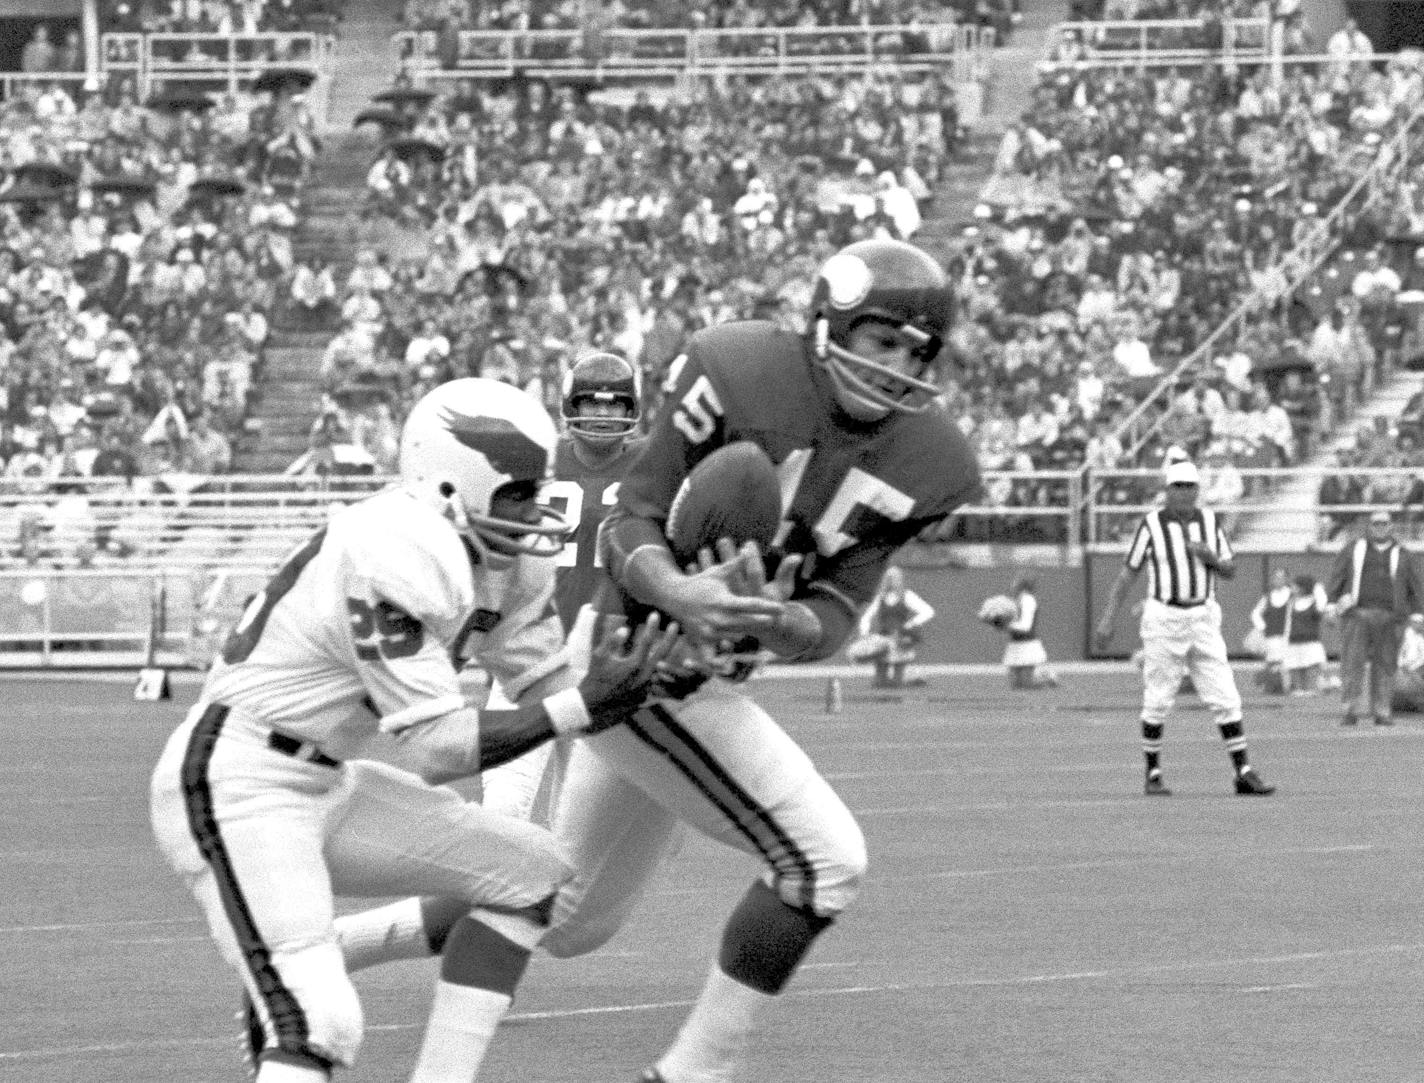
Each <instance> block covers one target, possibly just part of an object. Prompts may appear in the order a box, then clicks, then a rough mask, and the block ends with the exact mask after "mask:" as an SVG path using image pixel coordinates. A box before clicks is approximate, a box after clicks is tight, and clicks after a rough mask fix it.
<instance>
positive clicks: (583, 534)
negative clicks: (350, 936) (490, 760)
mask: <svg viewBox="0 0 1424 1083" xmlns="http://www.w3.org/2000/svg"><path fill="white" fill-rule="evenodd" d="M642 401H643V400H642V388H641V386H640V382H639V379H638V373H637V370H636V369H634V368H633V366H632V365H631V364H629V363H628V362H627V361H625V360H624V359H623V358H621V357H619V356H617V355H616V354H611V353H594V354H588V355H586V356H584V357H581V358H579V359H578V360H577V361H575V362H574V363H573V365H572V366H571V367H570V368H569V372H568V375H567V376H566V377H565V378H564V386H563V390H562V393H561V395H560V402H559V410H560V413H561V415H562V418H563V427H564V431H563V434H562V435H561V436H560V437H559V443H558V447H557V448H556V449H555V452H554V480H553V481H552V482H550V483H549V484H547V485H546V486H545V487H544V490H543V493H542V497H543V500H544V502H545V503H546V504H548V505H549V506H550V507H551V508H552V509H553V510H554V511H555V512H557V513H558V514H559V515H561V516H563V518H564V520H565V521H566V522H567V523H568V524H569V528H570V530H571V531H572V532H573V535H572V539H571V540H570V541H569V542H568V543H567V544H565V546H564V548H563V550H562V551H561V552H560V553H559V554H558V556H556V557H555V558H554V560H555V563H556V565H557V567H556V569H555V576H556V579H555V587H554V605H555V607H556V608H557V609H558V612H559V620H560V621H561V622H562V623H563V625H564V631H565V632H566V633H567V634H568V637H569V643H570V648H571V650H572V651H573V653H574V655H575V656H576V657H577V656H580V655H582V654H584V653H586V652H587V650H588V649H589V648H590V645H591V637H592V635H593V623H594V622H593V610H592V609H591V608H588V609H585V607H586V606H587V605H588V603H589V602H590V601H591V600H592V598H593V596H594V593H595V591H596V590H597V588H598V586H599V584H600V582H602V581H603V580H605V579H606V578H607V576H606V575H605V574H604V571H603V566H602V561H601V560H600V559H599V554H598V528H599V527H600V526H601V525H602V524H603V519H604V517H605V516H606V515H607V514H608V512H609V511H610V510H611V509H612V507H613V505H614V502H615V501H616V500H617V499H618V485H619V483H620V482H621V481H622V480H623V475H624V474H625V473H626V472H627V470H628V465H629V464H630V463H631V462H632V461H633V460H634V459H635V458H636V457H637V455H638V453H639V452H640V451H641V450H642V448H643V445H644V444H646V443H647V438H646V437H645V436H641V435H639V431H638V430H639V427H640V426H641V424H642V414H643V408H642ZM581 610H583V616H582V618H580V611H581ZM495 694H496V695H497V694H498V693H497V692H496V693H495ZM566 747H567V746H566V745H563V744H559V743H557V742H551V743H549V744H545V745H542V746H540V747H538V748H536V749H534V750H533V751H531V752H530V753H528V754H527V755H524V756H521V757H519V758H518V759H517V760H512V761H511V762H509V763H507V764H504V765H503V766H501V767H498V768H496V769H494V770H493V771H487V772H485V775H484V778H483V790H484V794H483V798H482V800H481V803H482V804H483V805H484V806H485V807H486V808H488V809H493V810H494V811H496V812H503V813H506V814H507V815H510V816H515V817H517V818H519V819H527V818H529V817H530V816H531V815H534V814H535V813H536V810H539V809H542V808H547V807H548V806H549V805H550V804H551V803H552V801H553V799H554V798H553V795H554V792H555V790H556V789H557V785H558V780H559V778H560V777H561V776H562V774H563V769H564V766H565V757H564V753H565V749H566ZM551 759H552V760H553V762H554V764H555V767H554V769H553V770H550V769H549V767H548V765H549V762H550V760H551ZM541 785H542V787H543V791H542V792H543V795H544V799H543V800H542V801H541V800H540V793H541Z"/></svg>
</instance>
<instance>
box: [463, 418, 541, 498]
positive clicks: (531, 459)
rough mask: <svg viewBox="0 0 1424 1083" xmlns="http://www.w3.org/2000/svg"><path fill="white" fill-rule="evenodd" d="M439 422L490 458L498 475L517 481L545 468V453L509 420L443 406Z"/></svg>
mask: <svg viewBox="0 0 1424 1083" xmlns="http://www.w3.org/2000/svg"><path fill="white" fill-rule="evenodd" d="M439 417H440V423H441V424H442V425H444V426H445V428H446V429H447V430H448V431H449V433H450V435H451V436H453V437H454V438H455V439H456V440H458V441H459V442H460V443H461V444H462V445H464V446H465V447H467V448H469V449H470V450H471V451H475V452H478V453H479V454H481V455H483V456H484V457H485V458H486V459H488V460H489V462H490V465H491V466H493V467H494V468H495V469H496V470H498V471H499V472H500V473H501V474H507V475H508V476H509V477H511V478H517V479H520V480H526V479H530V480H537V479H539V478H542V477H543V476H544V474H545V472H546V471H547V469H548V465H549V457H548V454H547V452H546V451H545V450H544V448H542V447H541V446H540V445H539V444H538V443H537V442H536V441H534V440H532V439H530V438H529V436H528V435H527V434H525V433H524V432H523V431H522V430H521V429H520V428H519V427H518V426H517V425H515V424H514V423H513V422H512V421H509V420H507V419H506V418H502V417H491V416H490V415H488V414H485V415H475V416H471V415H469V414H462V413H460V412H458V411H457V410H455V409H453V408H451V407H449V406H446V407H445V409H444V410H442V411H441V413H440V415H439Z"/></svg>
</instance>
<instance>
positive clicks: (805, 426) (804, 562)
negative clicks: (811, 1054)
mask: <svg viewBox="0 0 1424 1083" xmlns="http://www.w3.org/2000/svg"><path fill="white" fill-rule="evenodd" d="M952 307H953V301H952V297H951V294H950V291H949V288H948V285H947V281H946V278H945V275H944V272H943V270H942V269H941V268H940V267H939V266H938V264H936V263H935V262H934V260H932V259H931V258H930V257H929V256H927V255H926V254H925V253H924V252H922V251H920V250H919V249H917V248H915V247H913V246H911V245H908V244H904V243H902V242H899V241H888V240H874V241H861V242H857V243H856V244H853V245H850V246H849V247H847V248H845V249H844V250H842V251H841V252H839V253H837V254H836V255H835V256H833V257H831V258H830V259H829V260H828V261H827V262H826V263H825V265H824V266H823V267H822V268H821V271H820V274H819V277H818V281H817V284H816V289H815V292H814V295H813V299H812V316H811V320H810V323H809V325H808V327H807V328H806V331H805V334H804V335H797V334H795V333H792V332H788V331H785V330H782V329H780V328H778V327H777V326H775V325H774V324H772V323H769V322H763V321H749V322H743V323H733V324H728V325H725V326H721V327H714V328H710V329H708V330H705V331H702V332H700V333H698V334H697V335H695V336H694V337H693V338H692V340H691V341H690V342H689V344H688V348H687V352H686V353H685V354H684V355H683V356H682V357H681V358H679V359H678V360H677V361H676V362H674V365H673V367H672V369H671V370H670V375H669V380H668V384H667V397H666V399H665V405H664V407H663V409H662V410H661V412H660V413H659V416H658V419H657V421H656V423H655V425H654V427H653V430H652V433H651V435H650V436H649V440H648V446H647V448H646V449H644V450H643V451H642V453H641V454H639V455H638V456H637V457H636V460H635V461H634V462H633V463H632V465H631V468H630V469H629V472H628V474H627V477H626V478H625V480H624V481H623V484H622V486H621V488H620V489H619V492H618V499H617V506H616V508H614V509H613V510H612V512H611V513H610V514H609V516H608V518H607V519H606V521H605V523H604V527H603V533H602V538H601V548H602V552H603V554H604V557H605V563H606V565H607V570H608V573H609V575H610V576H611V579H612V581H613V583H614V584H616V586H617V588H618V591H620V592H621V595H622V598H623V599H624V601H625V603H626V605H625V608H631V607H638V606H642V607H652V608H655V609H657V610H660V611H661V612H662V613H664V614H665V615H666V616H667V617H668V618H670V619H674V620H676V621H678V622H679V624H680V627H681V628H682V629H683V630H684V631H685V632H686V633H688V634H690V635H691V636H693V637H695V638H696V639H697V641H699V642H701V643H702V644H704V645H705V646H706V647H707V648H708V649H709V650H713V649H717V648H719V647H720V646H721V645H723V644H727V643H735V642H738V641H740V642H741V645H742V647H743V648H745V647H746V646H747V640H748V637H751V640H752V643H751V645H752V646H755V647H756V648H757V649H758V650H760V651H761V652H765V654H768V655H770V656H774V657H776V658H779V659H781V660H783V661H814V660H817V659H823V658H827V657H829V656H830V655H832V654H834V653H835V652H836V651H837V650H839V649H840V647H841V645H842V644H843V643H844V641H845V640H846V638H847V636H848V635H849V634H850V633H851V632H852V630H853V629H854V628H855V626H856V621H857V618H858V616H859V614H860V611H861V609H862V608H863V607H864V606H865V605H866V604H867V603H868V602H869V601H870V599H871V598H872V597H873V596H874V594H875V591H876V588H877V586H878V585H879V583H880V580H881V577H882V576H883V574H884V572H885V569H886V567H887V566H888V564H889V562H890V559H891V557H892V556H893V555H894V553H895V552H896V551H897V550H898V549H899V548H900V547H901V546H903V545H904V544H905V543H906V542H908V541H910V540H911V539H913V538H914V537H915V536H916V535H917V534H919V533H920V532H921V531H923V530H924V529H925V528H926V527H929V526H931V525H932V524H935V523H938V522H940V521H941V520H943V519H944V518H945V517H946V516H948V515H949V514H950V513H951V512H952V511H954V509H955V508H956V507H958V506H959V505H960V504H962V503H964V502H965V501H966V500H969V499H971V498H973V497H974V496H975V495H976V494H977V493H978V491H979V487H980V475H979V467H978V464H977V463H976V462H975V459H974V455H973V453H972V451H971V450H970V448H969V446H968V444H967V443H966V441H965V439H964V437H963V435H962V434H961V433H960V431H959V429H958V427H957V426H956V425H955V424H954V422H953V420H952V419H951V417H950V416H949V414H948V412H947V411H946V410H945V409H944V408H943V405H942V403H941V402H940V401H939V398H938V396H939V392H940V390H941V382H942V380H943V378H944V375H945V373H944V371H943V366H944V365H945V363H946V360H947V359H946V357H945V351H944V349H943V345H944V340H945V336H946V334H947V332H948V331H949V328H950V323H951V317H952ZM742 441H750V442H751V443H752V444H754V445H756V447H759V448H760V449H761V450H762V451H763V452H764V453H765V455H766V456H767V457H768V458H769V459H770V461H771V463H772V464H774V466H775V470H776V473H777V476H778V479H779V483H780V490H781V507H782V522H781V524H780V528H779V530H778V531H777V534H776V538H775V540H774V542H773V545H772V546H771V548H770V551H769V552H767V553H765V554H762V553H761V552H760V550H758V549H757V548H756V547H755V546H752V547H751V548H750V549H747V548H744V549H743V550H741V551H739V552H737V553H736V554H730V553H726V552H723V553H720V554H719V557H720V559H719V560H718V561H717V562H716V563H713V564H712V565H711V566H704V567H702V568H701V569H700V570H698V569H696V568H693V569H688V568H685V567H683V566H681V565H680V563H679V560H678V558H677V557H675V556H674V555H673V552H672V549H671V548H670V546H669V542H668V539H667V537H666V531H667V524H668V520H669V517H670V514H671V509H672V506H673V502H674V500H675V499H676V498H677V496H678V494H679V492H680V490H682V488H683V483H684V481H685V480H686V479H687V477H688V475H689V473H690V472H691V471H692V469H693V468H694V467H695V466H697V464H699V463H701V462H702V461H703V460H705V459H706V458H707V457H708V456H710V455H711V454H712V453H713V452H715V451H717V450H718V449H719V448H723V447H726V446H727V445H729V444H733V443H738V442H742ZM602 498H603V497H602V495H600V499H602ZM588 499H589V497H588V494H587V490H585V500H588ZM736 499H737V494H736V493H731V494H728V500H729V501H731V502H732V503H735V501H736ZM588 507H589V505H588V503H584V504H582V505H581V508H583V509H587V508H588ZM580 548H581V546H580ZM763 557H764V560H763ZM615 733H616V734H617V735H619V739H616V740H608V739H606V738H608V737H613V736H615ZM593 744H594V745H596V747H593V748H591V749H590V750H589V751H590V754H587V755H585V754H584V751H583V748H582V747H581V746H575V747H574V749H573V750H572V755H571V760H570V764H569V770H568V776H567V779H566V781H565V784H564V787H563V790H562V793H561V795H560V798H559V802H558V807H557V809H556V811H555V815H554V824H553V826H554V831H555V834H556V837H557V838H558V840H559V842H560V844H561V845H562V846H563V847H564V852H565V853H566V855H567V856H568V857H569V859H570V860H571V861H572V862H573V864H574V865H575V867H576V868H577V869H578V872H577V873H576V875H575V877H574V879H573V880H572V882H571V883H570V884H569V885H568V890H567V891H562V892H560V895H559V897H558V899H557V901H556V903H555V905H554V907H553V910H552V913H551V914H550V922H549V925H548V926H541V925H538V924H537V923H535V922H533V921H530V920H529V919H528V918H527V917H524V916H519V915H510V914H504V913H496V912H487V911H483V910H477V911H475V913H474V915H473V917H474V919H475V920H476V922H477V923H483V925H484V926H485V928H486V931H487V943H486V944H484V945H483V946H482V948H481V949H480V951H479V952H478V954H477V958H479V959H481V960H483V961H484V964H485V965H484V967H483V973H482V975H480V976H479V977H478V978H477V979H476V980H475V981H474V982H473V984H472V988H471V989H470V990H469V996H468V997H467V1003H466V1004H465V1007H464V1010H463V1011H462V1015H461V1026H462V1027H463V1028H464V1032H465V1038H464V1039H463V1041H464V1043H465V1045H464V1050H465V1053H466V1060H467V1062H468V1068H469V1070H468V1075H466V1076H461V1077H460V1078H468V1079H471V1080H473V1079H474V1078H475V1076H476V1074H477V1072H478V1069H479V1065H480V1063H481V1061H482V1060H483V1057H484V1054H485V1051H486V1049H487V1047H488V1044H489V1042H490V1040H491V1039H492V1036H493V1033H494V1030H495V1027H496V1025H497V1023H498V1021H499V1020H500V1019H501V1018H502V1017H503V1014H504V1012H505V1011H506V1010H507V1008H508V1006H509V1004H510V1002H511V1000H512V998H513V995H514V992H515V988H516V986H517V984H518V981H519V979H520V977H521V975H522V973H523V970H524V967H525V965H526V962H527V960H528V958H529V955H530V953H531V952H532V950H533V948H534V947H535V946H542V947H544V948H545V950H547V951H548V952H550V953H551V954H554V955H559V956H562V955H572V954H579V953H582V952H587V951H591V950H593V949H594V948H597V947H598V946H599V945H601V944H603V943H605V942H606V941H607V940H608V939H609V938H610V937H611V936H613V934H614V933H615V932H617V931H618V929H619V928H620V927H621V926H622V925H623V924H624V922H625V921H626V919H627V918H628V916H629V915H630V914H631V913H632V911H633V908H634V905H635V904H636V902H637V901H638V899H639V898H640V896H641V895H642V893H643V892H644V891H645V889H646V887H647V885H648V882H649V879H650V877H651V876H652V874H653V873H654V872H655V871H656V870H657V869H658V867H659V866H660V864H661V863H662V860H663V858H664V857H665V855H666V854H667V852H668V849H669V846H670V844H671V843H672V841H673V839H674V837H675V835H676V833H677V831H678V829H679V825H680V824H682V823H685V824H689V825H691V826H692V827H694V828H696V829H697V830H699V831H701V832H703V833H704V834H706V835H708V836H710V837H712V838H715V839H717V840H719V841H721V842H724V843H726V844H728V845H730V846H734V847H736V848H739V849H742V850H744V851H747V852H749V853H752V854H755V855H757V856H759V857H760V858H762V860H763V861H764V863H765V871H764V873H763V875H762V876H760V877H759V878H758V879H757V880H756V881H755V882H754V883H753V884H752V885H751V886H750V887H749V888H748V890H747V891H746V893H745V895H744V896H743V897H742V900H741V902H740V903H739V904H738V905H737V907H736V908H735V910H734V912H733V913H732V915H731V917H730V919H729V920H728V922H727V924H726V927H725V929H724V931H723V934H722V943H721V949H720V951H719V953H718V956H717V958H716V960H715V961H714V962H713V964H712V967H711V973H710V974H709V976H708V979H707V982H706V985H705V986H704V988H703V990H702V992H701V994H700V996H699V997H698V999H697V1003H696V1005H695V1006H694V1008H693V1010H692V1012H691V1014H690V1015H689V1017H688V1019H687V1021H686V1022H685V1024H684V1025H683V1027H682V1030H681V1032H680V1033H679V1035H678V1037H677V1038H676V1040H675V1041H674V1042H673V1044H672V1046H671V1048H670V1049H669V1050H668V1051H667V1052H666V1053H665V1054H664V1055H663V1056H661V1057H660V1058H659V1059H658V1060H657V1062H656V1064H655V1065H654V1066H653V1067H650V1068H648V1069H647V1071H646V1072H645V1073H644V1075H643V1078H644V1079H645V1080H662V1081H666V1083H707V1081H710V1080H723V1079H729V1078H731V1077H732V1075H733V1073H734V1072H735V1071H736V1069H737V1065H738V1064H739V1063H740V1062H741V1061H742V1060H743V1058H744V1055H745V1053H746V1050H747V1048H748V1046H749V1044H750V1041H751V1038H752V1034H753V1030H754V1024H755V1020H756V1018H757V1016H758V1015H759V1014H760V1011H761V1009H762V1008H763V1007H765V1006H766V1005H767V1004H768V1003H770V1002H771V1001H772V1000H773V998H774V997H775V996H776V994H778V993H780V992H781V990H782V989H783V988H784V987H785V985H786V983H787V982H788V981H789V980H790V979H791V977H792V975H793V974H794V973H795V971H796V969H797V967H798V966H799V964H800V962H801V959H802V958H803V957H804V955H805V953H806V952H807V951H808V950H809V948H810V947H811V945H812V943H813V941H814V940H815V939H816V937H817V936H818V935H819V934H820V933H821V932H822V931H824V930H825V929H826V927H827V926H829V925H830V924H831V923H832V922H833V921H834V920H835V918H836V917H837V915H838V914H840V912H841V911H842V910H844V909H845V908H846V907H847V906H848V905H850V903H851V902H852V901H853V899H854V898H855V895H856V893H857V891H858V889H859V886H860V881H861V878H862V876H863V875H864V873H865V867H866V852H865V842H864V839H863V837H862V835H861V831H860V828H859V826H858V825H857V823H856V821H855V819H854V817H853V816H852V815H851V813H850V812H849V810H848V809H847V808H846V806H845V804H844V802H842V801H841V799H840V797H839V796H837V794H836V793H835V791H834V790H832V789H831V787H830V785H829V784H828V783H827V782H826V781H825V779H824V778H822V777H821V775H820V773H819V772H818V771H817V770H816V768H815V766H814V765H813V764H812V763H811V760H810V758H809V757H808V756H807V755H806V754H805V753H804V752H803V751H802V750H801V749H800V748H799V747H798V746H797V745H796V744H795V742H793V741H792V740H791V738H790V737H789V736H787V734H786V733H785V732H784V731H783V730H782V729H781V727H780V726H778V725H777V723H776V722H775V721H774V720H773V719H772V718H771V717H770V715H768V714H767V713H766V712H765V711H764V710H762V708H761V707H760V706H758V705H757V703H756V702H754V701H753V699H752V698H751V697H750V696H749V695H747V693H746V692H745V691H744V690H743V688H742V687H741V686H739V685H738V684H735V683H733V682H731V681H729V680H726V679H723V678H721V677H714V678H712V679H710V680H708V681H707V682H706V683H705V684H704V685H702V687H700V688H699V689H697V690H696V691H695V692H693V693H692V694H690V695H689V696H687V697H686V698H684V699H682V700H681V701H672V700H665V701H662V702H660V703H659V704H658V705H656V706H654V707H653V708H651V709H648V710H644V711H640V712H638V713H637V714H636V715H634V716H633V718H632V719H630V721H629V723H628V724H627V725H626V726H625V727H618V728H617V730H616V731H615V730H610V731H609V732H608V733H607V734H605V735H604V736H602V737H599V738H596V739H595V740H594V742H593ZM438 910H439V908H438V907H427V908H426V913H427V914H428V915H433V914H435V913H436V912H437V911H438ZM440 937H441V930H440V929H438V928H432V927H425V928H422V929H420V930H419V931H418V933H417V932H415V931H412V932H410V933H409V935H406V936H404V937H402V938H400V939H401V941H402V942H401V943H399V944H394V943H392V944H390V945H388V947H387V949H386V950H387V951H388V952H389V954H390V955H391V956H392V957H395V956H397V955H400V954H404V955H406V956H408V955H409V954H411V953H412V951H417V952H418V951H422V950H425V949H424V945H425V944H427V943H439V942H440ZM449 1060H450V1058H446V1063H449ZM808 1067H809V1066H808ZM812 1074H814V1073H812ZM449 1078H450V1079H451V1080H453V1079H454V1078H455V1077H449Z"/></svg>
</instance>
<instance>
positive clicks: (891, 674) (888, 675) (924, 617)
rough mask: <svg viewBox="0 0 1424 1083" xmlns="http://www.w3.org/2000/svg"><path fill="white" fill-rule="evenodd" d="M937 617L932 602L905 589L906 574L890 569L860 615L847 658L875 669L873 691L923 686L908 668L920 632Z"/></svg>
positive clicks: (913, 655) (847, 651) (913, 656)
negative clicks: (906, 668)
mask: <svg viewBox="0 0 1424 1083" xmlns="http://www.w3.org/2000/svg"><path fill="white" fill-rule="evenodd" d="M934 615H935V611H934V607H933V606H931V605H930V604H929V602H927V601H925V600H924V599H923V598H921V597H920V596H919V595H918V594H916V593H915V592H914V591H913V590H909V589H907V588H906V586H905V573H904V572H902V571H901V570H900V569H899V568H887V569H886V571H885V578H884V579H882V580H881V583H880V589H879V590H878V591H877V592H876V594H875V598H874V599H873V600H872V601H871V603H870V605H868V606H866V609H865V612H864V613H862V614H861V617H860V627H859V629H858V631H859V636H858V638H857V639H856V641H855V642H854V643H852V644H851V645H850V646H849V647H848V648H846V657H848V658H849V659H850V660H851V661H852V662H870V663H872V664H873V665H874V666H875V680H874V681H873V682H872V683H871V687H872V688H918V687H921V686H923V685H924V683H925V682H924V680H923V679H921V678H911V679H907V678H906V677H905V666H906V665H907V664H908V663H910V662H913V661H914V660H915V646H916V645H917V644H918V643H919V642H920V638H921V635H920V631H919V629H920V628H921V627H923V626H924V625H925V624H927V623H928V622H929V621H930V620H932V619H933V618H934Z"/></svg>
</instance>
